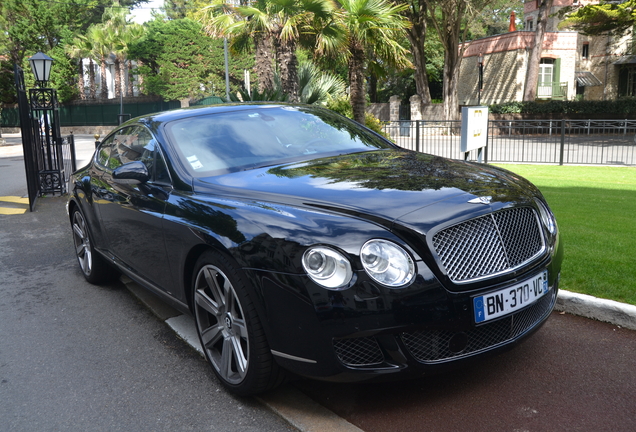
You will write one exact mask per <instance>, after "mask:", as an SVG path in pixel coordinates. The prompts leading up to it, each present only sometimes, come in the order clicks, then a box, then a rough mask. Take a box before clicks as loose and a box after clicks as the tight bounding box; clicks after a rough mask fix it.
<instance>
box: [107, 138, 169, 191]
mask: <svg viewBox="0 0 636 432" xmlns="http://www.w3.org/2000/svg"><path fill="white" fill-rule="evenodd" d="M96 161H97V163H98V164H99V165H101V166H103V167H105V168H110V169H115V168H117V167H119V166H121V165H123V164H125V163H128V162H133V161H141V162H143V163H144V165H146V167H147V168H148V172H149V173H150V177H151V179H152V181H154V182H156V183H162V184H170V175H169V174H168V168H167V167H166V162H165V160H164V158H163V156H162V154H161V150H160V149H159V146H158V145H157V141H155V139H154V138H153V137H152V134H151V133H150V131H148V130H147V129H146V128H145V127H143V126H129V127H126V128H123V129H121V130H119V131H117V132H116V133H115V134H113V135H111V136H110V137H108V138H107V139H105V140H104V142H103V143H102V144H101V146H100V150H99V152H98V154H97V157H96Z"/></svg>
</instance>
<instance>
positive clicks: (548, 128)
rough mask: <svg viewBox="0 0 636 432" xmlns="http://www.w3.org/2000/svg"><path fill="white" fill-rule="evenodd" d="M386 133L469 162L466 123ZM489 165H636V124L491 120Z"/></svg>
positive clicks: (393, 127)
mask: <svg viewBox="0 0 636 432" xmlns="http://www.w3.org/2000/svg"><path fill="white" fill-rule="evenodd" d="M384 131H385V132H386V133H387V134H388V135H389V136H391V138H392V139H393V140H394V141H395V143H396V144H397V145H399V146H400V147H404V148H408V149H411V150H415V151H420V152H423V153H430V154H434V155H438V156H444V157H448V158H451V159H464V158H465V154H464V153H462V152H461V121H423V120H415V121H406V120H403V121H399V122H391V123H388V124H386V125H385V127H384ZM486 161H488V162H518V163H553V164H560V165H563V164H586V165H594V164H603V165H631V166H633V165H636V120H490V121H489V127H488V146H487V150H486Z"/></svg>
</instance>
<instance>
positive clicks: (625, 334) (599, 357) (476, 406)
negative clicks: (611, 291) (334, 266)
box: [294, 312, 636, 432]
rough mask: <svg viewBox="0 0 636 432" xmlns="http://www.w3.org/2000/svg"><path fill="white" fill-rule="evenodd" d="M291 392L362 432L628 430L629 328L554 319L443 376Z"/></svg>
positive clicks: (632, 425)
mask: <svg viewBox="0 0 636 432" xmlns="http://www.w3.org/2000/svg"><path fill="white" fill-rule="evenodd" d="M294 385H295V386H296V387H297V388H299V389H300V390H302V391H303V392H304V393H305V394H307V395H309V396H310V397H312V398H313V399H314V400H316V401H317V402H319V403H320V404H322V405H323V406H325V407H327V408H329V409H330V410H332V411H333V412H335V413H336V414H338V415H339V416H341V417H343V418H345V419H346V420H348V421H349V422H351V423H353V424H354V425H356V426H357V427H359V428H360V429H362V430H364V431H365V432H376V431H377V432H386V431H427V432H428V431H436V432H446V431H471V432H481V431H483V432H492V431H509V432H513V431H586V432H603V431H608V432H623V431H624V432H632V431H634V430H636V331H633V330H626V329H622V328H618V327H616V326H613V325H611V324H605V323H600V322H598V321H593V320H590V319H587V318H581V317H577V316H573V315H568V314H563V315H561V314H559V313H558V312H555V313H553V314H552V316H551V317H550V319H549V320H548V321H547V322H546V324H545V325H544V326H543V327H542V328H541V329H540V330H539V331H538V332H537V333H535V334H534V335H533V336H532V337H531V338H530V339H528V340H526V341H525V342H524V343H523V344H521V345H520V346H518V347H516V348H515V349H514V350H512V351H509V352H507V353H504V354H502V355H499V356H496V357H493V358H490V359H487V360H484V361H482V362H480V363H477V364H475V365H473V366H471V367H468V368H465V369H461V370H457V371H455V372H452V373H448V374H445V375H439V376H432V377H425V378H422V379H419V380H415V381H405V382H393V383H384V384H358V385H349V384H330V383H322V382H317V381H298V382H296V383H295V384H294Z"/></svg>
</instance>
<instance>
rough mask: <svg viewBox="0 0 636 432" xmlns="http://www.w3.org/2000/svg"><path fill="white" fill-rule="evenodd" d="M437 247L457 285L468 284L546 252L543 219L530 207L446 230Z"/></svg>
mask: <svg viewBox="0 0 636 432" xmlns="http://www.w3.org/2000/svg"><path fill="white" fill-rule="evenodd" d="M433 247H434V248H435V251H436V252H437V255H438V256H439V258H440V260H441V262H442V265H443V266H444V268H445V269H446V272H447V273H448V277H449V278H450V279H451V280H452V281H453V282H468V281H471V280H475V279H481V278H485V277H488V276H492V275H495V274H499V273H502V272H506V271H509V270H512V269H514V268H517V267H519V266H521V265H523V264H524V263H526V262H528V261H531V260H532V259H534V258H536V257H537V256H539V255H540V254H541V252H542V251H543V249H544V242H543V236H542V235H541V228H540V225H539V219H538V218H537V217H536V213H535V211H534V210H533V209H532V208H530V207H517V208H512V209H506V210H501V211H498V212H494V213H490V214H488V215H485V216H481V217H478V218H475V219H471V220H468V221H466V222H462V223H460V224H457V225H453V226H451V227H449V228H446V229H443V230H442V231H440V232H438V233H437V234H435V235H434V236H433Z"/></svg>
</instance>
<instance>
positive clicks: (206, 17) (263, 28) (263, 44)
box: [197, 0, 274, 93]
mask: <svg viewBox="0 0 636 432" xmlns="http://www.w3.org/2000/svg"><path fill="white" fill-rule="evenodd" d="M197 19H198V20H199V21H200V22H201V23H202V24H203V29H204V31H205V32H206V33H207V34H208V35H209V36H212V37H222V38H228V39H229V40H230V48H231V49H232V51H234V52H237V53H246V52H250V51H251V50H252V46H254V51H255V65H254V70H255V72H256V75H257V76H258V90H259V92H261V93H262V92H266V91H270V90H272V89H273V88H274V66H273V59H272V53H273V40H272V25H271V22H270V20H269V17H268V15H267V14H266V13H264V12H263V11H261V10H260V9H258V8H255V7H248V6H245V5H243V6H235V5H234V4H230V3H226V2H225V0H214V1H213V2H212V4H210V5H209V6H206V7H204V8H203V9H201V10H200V11H199V13H198V14H197ZM252 44H253V45H252Z"/></svg>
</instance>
